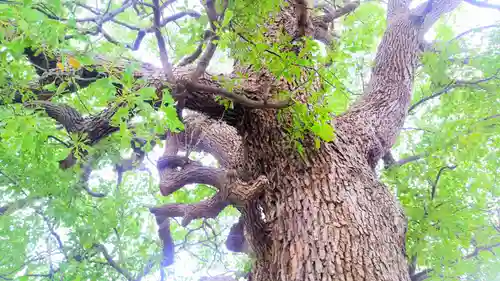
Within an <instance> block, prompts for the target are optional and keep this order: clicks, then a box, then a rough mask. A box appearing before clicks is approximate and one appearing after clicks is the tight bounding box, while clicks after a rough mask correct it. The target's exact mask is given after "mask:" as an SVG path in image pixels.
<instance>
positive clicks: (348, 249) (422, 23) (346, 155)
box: [30, 0, 460, 281]
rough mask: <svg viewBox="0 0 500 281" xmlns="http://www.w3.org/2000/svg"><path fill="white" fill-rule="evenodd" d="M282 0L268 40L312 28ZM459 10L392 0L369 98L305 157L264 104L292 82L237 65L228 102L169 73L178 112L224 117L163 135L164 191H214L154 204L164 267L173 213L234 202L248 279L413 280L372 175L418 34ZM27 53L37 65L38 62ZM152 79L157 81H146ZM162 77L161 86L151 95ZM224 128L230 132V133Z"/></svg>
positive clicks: (395, 224)
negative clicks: (210, 156) (189, 153)
mask: <svg viewBox="0 0 500 281" xmlns="http://www.w3.org/2000/svg"><path fill="white" fill-rule="evenodd" d="M290 2H292V3H293V4H294V5H290V6H289V7H288V8H284V9H283V11H282V13H281V14H280V16H279V17H278V18H277V20H276V21H275V22H274V23H272V24H270V26H269V28H268V34H267V35H268V36H269V37H270V38H271V39H270V40H272V38H273V37H274V36H275V35H276V33H278V31H280V30H282V29H284V30H285V31H286V32H288V33H289V35H291V37H293V38H299V37H303V36H307V35H311V33H315V32H316V31H314V28H311V26H310V25H311V24H312V23H311V22H312V21H311V19H310V18H308V17H309V16H310V15H308V14H309V11H308V9H306V8H307V7H305V6H304V5H306V4H305V3H306V1H302V0H295V1H290ZM309 2H310V1H309ZM459 3H460V0H429V1H428V2H426V3H423V4H421V5H420V6H418V7H417V8H415V9H413V10H410V9H409V4H410V1H405V0H389V3H388V13H387V30H386V32H385V34H384V36H383V39H382V42H381V43H380V46H379V48H378V51H377V55H376V58H375V66H374V68H373V71H372V76H371V80H370V83H369V85H368V87H367V89H366V92H365V93H364V95H363V96H362V97H361V98H360V99H359V100H358V101H357V102H356V103H355V104H354V105H353V106H352V107H351V108H350V109H349V111H347V112H346V113H345V114H343V115H341V116H338V117H337V118H335V120H333V121H334V125H335V129H336V138H335V140H334V141H333V142H330V143H321V147H320V148H319V149H316V148H315V143H314V141H313V140H312V139H311V138H310V137H309V136H305V138H304V139H305V140H304V141H303V143H302V145H303V147H304V153H303V155H302V156H301V155H299V153H298V152H297V150H296V149H295V148H294V147H293V146H292V145H291V144H290V142H289V138H288V136H287V130H286V125H285V124H284V123H285V122H281V121H278V120H277V119H278V118H277V109H275V108H281V107H283V105H284V106H286V105H287V103H285V104H278V105H276V104H275V105H274V106H269V104H268V103H267V98H268V96H269V94H273V93H269V91H270V90H269V89H270V88H273V90H275V91H277V92H278V91H286V90H287V89H293V88H295V87H294V86H293V85H287V84H286V83H281V82H282V81H278V82H277V83H275V84H277V85H272V86H273V87H270V86H269V85H266V84H268V83H269V82H270V81H274V82H276V80H279V79H273V77H270V75H269V73H267V72H266V70H259V71H255V72H251V71H248V69H249V67H248V66H246V65H236V66H235V70H236V71H237V72H242V73H245V72H246V73H245V74H247V76H248V77H249V79H247V80H245V83H248V85H243V87H242V88H243V89H242V90H238V91H239V92H238V93H237V94H236V95H234V94H231V95H229V94H227V93H226V92H227V91H225V90H220V89H219V90H213V89H214V88H211V89H210V88H207V87H206V86H207V84H208V85H212V84H215V85H217V86H219V84H218V83H217V82H216V81H213V80H211V78H210V77H208V75H207V77H206V78H204V77H203V76H202V77H197V78H196V79H195V81H188V80H186V81H184V82H182V81H183V79H180V78H178V77H182V75H181V74H182V73H181V74H179V73H178V71H177V72H175V73H172V75H170V76H175V77H174V78H172V77H170V78H169V80H176V82H179V81H181V82H182V83H184V84H182V83H178V85H177V86H182V88H183V89H184V90H186V93H185V95H184V96H185V97H184V98H183V99H185V100H183V103H184V102H185V107H186V108H189V109H192V110H196V111H201V112H203V113H205V114H206V115H207V116H208V117H210V118H214V119H217V118H219V117H220V118H221V119H222V120H224V121H225V122H226V123H225V124H223V125H220V127H219V124H216V125H213V124H212V125H210V122H209V121H207V120H206V119H203V118H202V119H200V120H198V121H197V122H194V121H196V120H195V119H196V118H191V119H190V118H186V120H185V123H186V125H187V126H186V131H185V132H184V134H178V135H175V134H170V135H168V136H167V145H166V149H165V154H164V156H163V158H162V159H160V161H159V162H158V169H159V172H160V178H161V184H160V186H161V191H162V194H163V195H165V196H166V195H169V194H171V193H172V192H174V191H175V190H177V189H179V188H181V187H182V186H183V185H186V184H190V183H199V182H203V183H207V184H211V185H213V186H215V187H216V188H217V189H218V192H217V195H216V196H215V197H213V198H211V199H210V200H207V201H203V202H199V203H196V204H170V205H164V206H161V207H158V208H151V209H150V210H151V212H152V213H153V214H154V215H155V216H156V219H157V222H158V224H159V225H160V227H159V235H160V238H161V239H162V241H163V243H164V252H165V253H166V254H165V255H166V256H168V258H170V259H168V263H166V264H170V262H172V261H173V259H172V258H173V252H174V251H173V248H172V247H173V243H172V239H171V237H170V231H169V227H168V226H169V223H168V218H169V217H174V216H175V217H178V216H183V217H184V220H183V224H187V223H189V221H190V220H192V219H194V218H200V217H215V216H217V214H218V213H219V212H220V211H221V210H222V209H223V208H224V207H225V206H227V205H228V204H232V205H235V206H236V207H237V208H238V209H239V210H240V211H241V212H242V218H241V219H240V221H239V222H238V225H236V226H237V227H233V228H232V229H231V233H230V237H228V242H227V243H226V245H232V246H231V247H232V248H233V249H235V250H241V249H246V248H247V247H246V246H245V247H243V246H242V245H241V244H243V240H245V241H246V242H248V244H249V245H250V246H251V249H252V250H253V252H254V253H255V257H256V262H255V265H254V268H253V270H252V274H251V279H252V280H258V281H268V280H269V281H275V280H279V281H293V280H297V281H299V280H300V281H302V280H311V281H312V280H321V281H323V280H331V281H337V280H353V281H358V280H369V281H381V280H394V281H396V280H398V281H401V280H403V281H404V280H409V279H410V278H409V272H408V267H407V263H406V256H405V228H406V223H405V217H404V214H403V212H402V210H401V208H400V206H399V205H398V202H397V200H396V199H395V198H394V196H393V195H392V194H391V193H390V192H389V190H388V189H387V187H385V186H384V185H383V184H382V183H380V182H379V180H378V178H377V175H376V174H375V171H374V168H375V166H376V164H377V163H378V161H379V160H380V159H381V158H382V156H383V155H384V154H386V153H387V152H388V151H389V149H390V148H391V146H392V145H393V144H394V142H395V140H396V137H397V135H398V133H399V131H400V129H401V126H402V125H403V123H404V119H405V117H406V112H407V110H408V106H409V102H410V100H411V91H412V84H413V79H414V72H415V65H416V62H417V59H418V52H419V44H420V43H421V41H420V40H421V38H422V36H423V33H424V32H425V31H427V30H428V29H429V28H430V27H431V26H432V24H433V23H434V22H435V21H436V20H437V19H439V17H440V15H441V14H443V13H445V12H449V11H452V10H453V9H454V8H455V7H457V6H458V4H459ZM291 7H293V8H291ZM315 27H316V26H315ZM159 37H161V34H160V35H159ZM323 39H324V38H323ZM30 58H31V60H32V61H34V63H35V64H36V60H35V59H36V58H37V57H35V56H34V55H33V56H31V57H30ZM166 64H168V63H166ZM165 68H168V66H165ZM146 70H147V69H144V71H143V72H144V73H142V74H141V75H142V76H143V77H145V76H147V75H146V74H147V73H145V72H146ZM171 71H172V70H170V72H171ZM150 72H153V73H154V72H155V71H150ZM269 78H270V79H269ZM278 78H280V77H278ZM148 80H152V81H159V80H161V79H158V78H155V76H154V75H150V77H149V78H148ZM164 82H165V81H160V82H158V84H160V85H158V86H157V88H161V87H162V86H164ZM251 83H253V84H251ZM153 84H154V83H153ZM174 84H175V83H174ZM202 84H203V85H202ZM299 84H300V83H299ZM193 85H196V87H194V86H193ZM217 88H218V87H217ZM207 89H208V90H207ZM207 93H208V94H207ZM220 93H223V95H222V96H226V97H232V98H233V100H235V101H236V105H235V108H234V109H233V110H227V112H226V109H225V108H224V107H223V106H221V105H220V104H218V103H216V102H214V100H213V96H214V95H216V94H220ZM309 94H310V93H307V92H306V93H296V96H295V99H296V100H299V101H304V100H307V97H308V96H309ZM244 95H246V97H245V96H244ZM236 97H237V98H236ZM256 100H258V101H256ZM266 107H267V108H266ZM49 115H50V114H49ZM285 116H286V114H285ZM60 119H61V118H60ZM61 120H63V119H61ZM64 120H66V119H64ZM64 120H63V121H64ZM211 121H213V120H211ZM228 124H229V125H231V126H234V127H235V128H231V129H230V130H229V129H228V127H229V126H228ZM195 127H197V128H195ZM234 129H236V130H234ZM238 134H239V135H238ZM184 138H185V139H184ZM191 138H194V139H191ZM195 139H197V140H195ZM188 144H189V145H192V146H195V147H196V148H197V149H199V150H204V151H208V152H212V153H214V154H216V155H215V156H216V157H217V158H218V159H219V160H222V161H220V163H221V167H220V168H216V169H215V168H210V167H201V164H199V163H196V161H192V160H189V159H188V158H187V157H181V156H178V152H179V150H180V148H181V146H183V145H185V146H188ZM240 144H241V145H240ZM217 152H218V153H217ZM202 170H203V171H204V173H203V174H202V173H201V172H200V171H202ZM234 170H239V172H238V173H234ZM234 178H237V179H236V180H235V179H234ZM241 222H243V224H244V226H245V227H244V228H245V237H244V239H243V238H242V236H243V233H241V229H242V227H241V224H242V223H241ZM233 230H234V231H233ZM231 237H232V238H231ZM233 238H234V239H233ZM228 247H229V246H228Z"/></svg>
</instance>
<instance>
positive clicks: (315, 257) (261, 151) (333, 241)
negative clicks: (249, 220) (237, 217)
mask: <svg viewBox="0 0 500 281" xmlns="http://www.w3.org/2000/svg"><path fill="white" fill-rule="evenodd" d="M253 120H254V122H255V119H253ZM252 123H253V122H252ZM250 125H251V124H250ZM249 129H250V128H249ZM251 130H252V131H253V133H252V134H251V135H248V136H247V139H246V140H245V142H244V143H245V145H246V146H247V147H248V160H250V161H248V163H253V164H254V165H253V166H248V167H247V168H248V169H251V170H252V171H257V172H256V174H261V173H264V174H265V175H266V176H267V177H268V178H269V180H270V182H271V186H270V189H268V190H266V193H265V196H263V197H262V201H261V202H260V203H261V204H262V207H263V211H264V215H265V223H266V225H267V227H268V231H269V233H268V237H269V238H268V240H267V241H266V242H267V245H265V246H264V247H263V248H264V250H263V251H262V256H258V260H257V264H256V267H255V268H254V272H253V278H254V279H253V280H409V275H408V271H407V265H406V261H405V254H404V239H405V231H404V230H405V221H404V215H403V213H402V211H401V209H400V207H399V206H398V204H397V202H396V200H395V198H394V196H393V195H391V194H390V193H389V191H388V190H387V188H386V187H385V186H383V185H382V184H381V183H379V182H378V180H377V177H376V175H375V173H374V171H373V169H372V167H371V166H370V165H369V164H368V162H367V161H366V158H365V157H364V155H363V154H361V153H360V152H359V151H358V150H357V149H356V148H355V147H354V146H353V145H352V144H350V143H349V140H348V139H346V137H347V136H345V135H339V136H338V137H337V140H336V141H335V143H332V144H325V145H323V146H322V148H321V150H320V151H314V150H309V151H307V152H306V157H305V159H301V158H300V157H299V156H298V155H297V152H296V151H294V149H293V148H290V147H289V146H288V148H287V144H286V143H285V141H283V135H282V132H280V130H279V129H271V128H262V127H259V128H257V127H255V126H252V128H251ZM339 133H340V132H339Z"/></svg>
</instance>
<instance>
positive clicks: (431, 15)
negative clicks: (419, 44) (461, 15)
mask: <svg viewBox="0 0 500 281" xmlns="http://www.w3.org/2000/svg"><path fill="white" fill-rule="evenodd" d="M430 1H432V6H431V7H430V11H429V3H430ZM460 3H462V0H428V1H426V2H424V3H422V4H420V5H419V6H417V7H416V8H414V9H412V10H411V11H410V13H411V14H412V15H417V16H422V15H424V19H423V24H422V27H421V29H420V34H419V39H420V41H422V38H423V36H424V35H425V33H427V31H428V30H429V29H430V28H431V27H432V26H433V25H434V23H436V21H437V20H438V19H439V18H440V17H441V16H442V15H443V14H446V13H449V12H451V11H453V10H454V9H456V8H457V7H458V6H459V5H460Z"/></svg>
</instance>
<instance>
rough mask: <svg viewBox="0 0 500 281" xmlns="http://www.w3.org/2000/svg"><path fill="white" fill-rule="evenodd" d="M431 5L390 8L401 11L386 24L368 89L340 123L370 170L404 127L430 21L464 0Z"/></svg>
mask: <svg viewBox="0 0 500 281" xmlns="http://www.w3.org/2000/svg"><path fill="white" fill-rule="evenodd" d="M429 1H432V2H426V3H424V4H422V5H421V7H422V9H421V10H417V11H415V12H414V13H413V11H412V14H409V13H404V12H402V11H400V8H394V7H400V6H398V5H400V4H404V5H406V4H405V2H404V1H403V2H399V1H396V2H394V3H393V4H391V5H392V6H390V7H393V9H394V12H397V11H399V12H397V15H394V16H393V17H392V18H391V19H390V20H389V21H388V26H387V29H386V31H385V33H384V36H383V38H382V41H381V43H380V45H379V47H378V50H377V54H376V57H375V66H374V67H373V69H372V74H371V78H370V82H369V85H368V87H367V88H366V91H365V93H364V94H363V96H362V97H361V98H360V99H359V100H358V101H356V103H355V104H354V105H353V106H351V108H350V109H349V111H348V112H347V113H346V114H344V115H342V116H340V117H338V118H337V119H336V127H337V131H338V132H339V135H341V134H345V135H346V136H347V135H349V136H350V138H353V137H354V138H357V139H358V141H357V142H354V143H356V145H357V147H356V148H357V149H358V150H359V151H360V152H361V153H362V154H364V156H365V157H366V160H367V162H368V165H370V166H372V167H375V165H376V164H377V163H378V160H380V159H381V158H382V156H383V155H385V154H386V153H387V152H388V151H389V149H390V147H392V145H393V144H394V142H395V141H396V137H397V135H398V134H399V131H400V130H401V128H402V126H403V124H404V119H405V118H406V115H407V110H408V107H409V103H410V100H411V92H412V88H413V81H414V76H415V68H416V65H417V61H418V59H419V52H420V51H419V44H420V37H419V32H420V31H421V30H422V28H423V25H425V23H433V22H435V20H432V19H434V18H436V17H439V16H441V15H442V14H444V13H446V12H449V11H452V10H453V9H454V8H455V7H456V6H458V4H459V3H460V1H461V0H441V1H440V0H436V1H434V0H429ZM389 15H390V14H389ZM416 15H418V16H420V17H422V18H421V20H415V16H416ZM428 19H430V20H428ZM353 128H356V129H353Z"/></svg>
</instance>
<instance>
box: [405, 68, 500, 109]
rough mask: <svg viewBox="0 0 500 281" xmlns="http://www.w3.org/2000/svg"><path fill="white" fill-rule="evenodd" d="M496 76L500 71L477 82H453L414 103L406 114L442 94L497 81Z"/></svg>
mask: <svg viewBox="0 0 500 281" xmlns="http://www.w3.org/2000/svg"><path fill="white" fill-rule="evenodd" d="M498 74H500V69H498V70H497V71H496V73H495V74H493V75H492V76H490V77H487V78H483V79H479V80H476V81H463V80H453V81H451V82H450V83H449V84H448V85H446V86H445V87H444V88H443V89H442V90H440V91H438V92H435V93H434V94H432V95H430V96H427V97H424V98H422V99H421V100H419V101H417V102H416V103H414V104H412V105H411V106H410V108H408V113H411V112H413V111H415V109H416V108H417V107H419V106H420V105H422V104H423V103H425V102H426V101H428V100H431V99H434V98H437V97H439V96H441V95H443V94H446V93H448V92H450V91H451V90H453V89H455V88H459V87H468V86H472V85H478V84H481V83H485V82H488V81H490V80H494V79H498V77H497V75H498Z"/></svg>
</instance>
